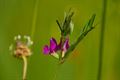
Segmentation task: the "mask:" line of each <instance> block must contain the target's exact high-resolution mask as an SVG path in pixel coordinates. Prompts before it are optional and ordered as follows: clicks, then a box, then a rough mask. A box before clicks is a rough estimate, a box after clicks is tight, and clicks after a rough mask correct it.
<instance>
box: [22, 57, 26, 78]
mask: <svg viewBox="0 0 120 80" xmlns="http://www.w3.org/2000/svg"><path fill="white" fill-rule="evenodd" d="M22 59H23V78H22V80H26V74H27V58H26V57H25V56H22Z"/></svg>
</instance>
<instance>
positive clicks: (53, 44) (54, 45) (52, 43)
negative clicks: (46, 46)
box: [50, 38, 57, 52]
mask: <svg viewBox="0 0 120 80" xmlns="http://www.w3.org/2000/svg"><path fill="white" fill-rule="evenodd" d="M56 49H57V42H56V40H55V39H54V38H51V39H50V52H54V51H56Z"/></svg>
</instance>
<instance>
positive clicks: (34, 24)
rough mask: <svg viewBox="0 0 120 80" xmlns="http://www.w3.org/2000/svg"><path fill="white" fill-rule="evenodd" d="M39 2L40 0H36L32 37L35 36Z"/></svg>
mask: <svg viewBox="0 0 120 80" xmlns="http://www.w3.org/2000/svg"><path fill="white" fill-rule="evenodd" d="M38 4H39V0H36V2H35V7H34V13H33V22H32V30H31V38H33V37H34V33H35V28H36V20H37V12H38Z"/></svg>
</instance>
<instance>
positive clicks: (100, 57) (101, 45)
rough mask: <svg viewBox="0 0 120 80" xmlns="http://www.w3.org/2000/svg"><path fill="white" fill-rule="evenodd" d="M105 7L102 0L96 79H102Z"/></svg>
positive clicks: (105, 4) (105, 3) (104, 1)
mask: <svg viewBox="0 0 120 80" xmlns="http://www.w3.org/2000/svg"><path fill="white" fill-rule="evenodd" d="M106 9H107V0H103V11H102V20H101V34H100V46H99V65H98V76H97V80H101V79H102V65H103V64H102V62H103V61H102V60H103V47H104V36H105V35H104V34H105V21H106Z"/></svg>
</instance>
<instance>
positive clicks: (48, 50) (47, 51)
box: [43, 45, 50, 54]
mask: <svg viewBox="0 0 120 80" xmlns="http://www.w3.org/2000/svg"><path fill="white" fill-rule="evenodd" d="M43 53H44V54H49V53H50V49H49V47H48V46H47V45H45V46H44V48H43Z"/></svg>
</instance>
